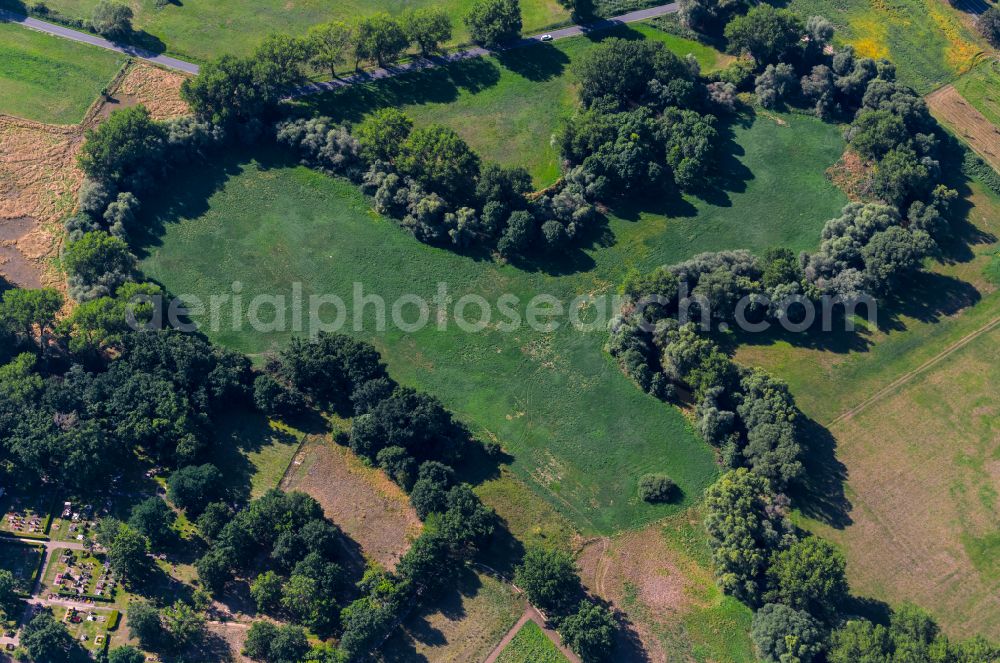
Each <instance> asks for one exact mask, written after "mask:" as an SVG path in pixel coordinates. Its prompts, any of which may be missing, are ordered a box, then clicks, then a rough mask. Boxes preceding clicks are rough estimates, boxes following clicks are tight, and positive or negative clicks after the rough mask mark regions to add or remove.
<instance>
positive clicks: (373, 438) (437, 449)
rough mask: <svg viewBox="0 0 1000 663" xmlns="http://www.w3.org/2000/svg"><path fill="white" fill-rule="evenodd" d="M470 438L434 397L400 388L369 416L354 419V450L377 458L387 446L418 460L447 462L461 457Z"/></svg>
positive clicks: (373, 409) (352, 433)
mask: <svg viewBox="0 0 1000 663" xmlns="http://www.w3.org/2000/svg"><path fill="white" fill-rule="evenodd" d="M465 440H466V436H465V434H464V431H463V430H462V428H461V427H460V426H459V425H458V424H457V423H456V422H455V421H454V420H453V419H452V416H451V413H450V412H448V411H447V410H446V409H444V406H442V405H441V403H440V401H438V400H437V399H436V398H434V397H433V396H430V395H428V394H424V393H421V392H416V391H413V390H412V389H408V388H402V387H401V388H399V389H397V390H396V391H395V392H394V393H393V395H392V396H391V397H389V398H386V399H385V400H383V401H381V402H379V403H378V404H377V405H375V407H373V408H372V410H371V412H369V413H368V414H364V415H360V416H358V417H355V418H354V421H353V422H352V426H351V449H352V450H353V451H354V452H355V453H358V454H361V455H363V456H365V457H367V458H371V459H375V458H376V456H377V454H378V452H379V451H381V450H382V449H383V448H385V447H402V448H404V449H406V451H407V453H409V454H410V455H411V456H413V457H414V458H416V459H417V460H418V461H423V460H432V459H440V460H444V461H446V462H450V461H451V460H454V459H457V458H458V457H459V456H460V455H461V451H462V449H461V447H462V445H464V444H465Z"/></svg>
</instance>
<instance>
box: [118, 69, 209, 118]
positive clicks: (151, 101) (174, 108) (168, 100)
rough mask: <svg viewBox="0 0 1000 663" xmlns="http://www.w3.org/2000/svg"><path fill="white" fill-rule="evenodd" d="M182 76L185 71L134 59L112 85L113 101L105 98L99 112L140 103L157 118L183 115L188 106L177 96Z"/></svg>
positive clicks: (183, 76)
mask: <svg viewBox="0 0 1000 663" xmlns="http://www.w3.org/2000/svg"><path fill="white" fill-rule="evenodd" d="M186 79H187V76H186V75H184V74H181V73H178V72H176V71H167V70H166V69H160V68H159V67H154V66H153V65H150V64H146V63H142V62H139V63H136V64H135V65H133V66H132V67H130V68H129V70H128V71H127V72H126V73H125V76H123V77H122V78H121V80H120V81H118V83H117V85H116V86H115V87H114V89H113V91H112V95H111V96H112V97H113V98H114V99H115V102H106V103H105V104H104V107H103V108H102V111H101V112H102V114H104V115H105V116H106V115H108V114H110V113H111V112H112V111H115V110H118V109H120V108H126V107H128V106H136V105H138V104H142V105H143V106H145V107H146V108H148V109H149V112H150V114H151V115H152V116H153V117H154V118H156V119H157V120H165V119H168V118H171V117H178V116H180V115H186V114H188V113H189V112H190V109H189V108H188V105H187V103H186V102H185V101H184V100H183V99H181V83H183V82H184V81H185V80H186Z"/></svg>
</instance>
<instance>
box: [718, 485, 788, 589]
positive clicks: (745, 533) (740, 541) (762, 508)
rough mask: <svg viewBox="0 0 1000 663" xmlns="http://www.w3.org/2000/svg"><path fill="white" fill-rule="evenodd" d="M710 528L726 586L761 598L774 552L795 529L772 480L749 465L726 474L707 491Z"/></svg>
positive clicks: (719, 568) (722, 582)
mask: <svg viewBox="0 0 1000 663" xmlns="http://www.w3.org/2000/svg"><path fill="white" fill-rule="evenodd" d="M705 528H706V529H707V530H708V534H709V537H710V539H709V545H710V546H711V548H712V560H713V566H714V568H715V575H716V578H717V579H718V582H719V585H720V586H721V587H722V589H723V591H725V592H726V593H728V594H733V595H734V596H736V597H737V598H739V599H741V600H743V601H747V602H748V603H750V604H751V605H753V604H755V603H757V602H758V601H759V599H760V596H761V593H762V591H763V587H764V580H765V571H766V569H767V565H768V562H769V560H770V557H771V554H772V552H773V551H775V550H777V549H779V548H780V547H781V546H782V544H783V543H784V542H785V541H786V536H787V534H788V532H789V530H790V525H789V524H788V522H787V520H786V518H785V514H784V509H783V505H782V504H781V502H779V501H778V500H777V499H776V498H775V495H774V494H773V493H772V492H771V485H770V483H769V482H768V480H767V479H765V478H764V477H761V476H759V475H757V474H754V473H752V472H750V471H748V470H747V469H745V468H739V469H736V470H731V471H729V472H727V473H725V474H723V475H722V476H721V477H720V478H719V480H718V481H716V482H715V483H714V484H712V485H711V486H709V488H708V490H706V491H705Z"/></svg>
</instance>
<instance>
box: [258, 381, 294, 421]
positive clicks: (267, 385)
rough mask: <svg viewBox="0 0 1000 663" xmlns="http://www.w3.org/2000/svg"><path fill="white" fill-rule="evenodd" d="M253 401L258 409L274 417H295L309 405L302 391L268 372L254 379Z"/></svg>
mask: <svg viewBox="0 0 1000 663" xmlns="http://www.w3.org/2000/svg"><path fill="white" fill-rule="evenodd" d="M253 402H254V404H255V405H256V406H257V409H258V410H260V411H261V412H263V413H264V414H267V415H269V416H273V417H294V416H295V415H297V414H301V413H302V412H303V411H305V409H306V407H307V404H306V399H305V396H304V395H303V393H302V392H301V391H299V390H298V389H296V388H295V387H293V386H291V385H288V384H285V383H284V382H281V381H280V380H277V379H275V378H274V377H273V376H271V375H268V374H266V373H265V374H262V375H258V376H257V377H256V378H255V379H254V383H253Z"/></svg>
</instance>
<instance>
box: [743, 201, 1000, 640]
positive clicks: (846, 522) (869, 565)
mask: <svg viewBox="0 0 1000 663" xmlns="http://www.w3.org/2000/svg"><path fill="white" fill-rule="evenodd" d="M967 201H968V204H969V205H971V208H970V210H969V214H968V219H969V222H970V227H969V228H967V229H966V232H965V233H964V234H965V235H966V238H967V239H968V240H969V241H970V245H969V247H968V249H967V251H966V252H965V253H964V254H960V255H958V256H955V257H953V259H952V260H950V261H948V262H947V263H946V264H940V265H936V266H935V267H934V270H933V272H932V273H931V274H928V275H926V276H922V277H920V279H919V280H918V282H917V283H915V284H914V289H913V292H912V295H911V296H910V297H909V298H908V300H907V301H906V302H901V303H897V305H896V306H895V307H894V308H893V309H892V310H891V311H884V312H883V314H884V315H885V317H884V318H883V325H882V326H881V327H879V328H874V329H871V330H863V331H861V332H859V333H858V334H856V335H854V336H852V337H850V338H848V339H840V340H838V341H837V342H835V343H833V344H831V345H828V346H825V347H816V346H814V347H801V346H793V345H791V344H789V343H788V340H787V339H786V340H783V341H778V342H775V343H773V344H770V345H759V346H744V347H742V348H741V349H740V350H739V351H738V353H737V359H738V360H739V361H741V362H743V363H747V364H759V365H763V366H765V367H767V368H768V369H770V370H772V371H773V372H775V373H776V374H777V375H779V376H781V377H782V378H784V379H786V380H787V381H788V382H789V384H790V385H791V388H792V392H793V393H794V394H795V396H796V399H797V401H798V404H799V406H800V407H801V408H802V410H803V411H804V412H805V414H807V415H808V416H809V417H811V418H812V419H814V420H816V421H818V422H819V423H820V424H822V425H824V426H827V427H828V428H829V431H830V439H829V445H830V450H829V451H831V452H835V453H836V462H834V463H833V465H832V467H828V468H827V469H828V470H830V471H832V472H833V474H834V476H836V475H840V476H843V477H844V478H845V479H846V485H845V487H844V494H843V497H842V502H843V504H841V505H840V506H839V508H838V509H837V510H836V511H837V512H838V513H837V514H836V517H834V518H830V517H829V513H828V512H827V511H825V510H824V509H822V508H821V509H815V508H814V505H813V504H812V503H810V502H807V503H806V505H805V507H804V511H805V512H806V514H807V515H810V516H814V518H803V520H802V523H803V524H804V525H805V526H807V527H809V528H811V529H815V530H817V531H818V532H819V533H821V534H822V535H824V536H827V537H830V538H832V539H834V540H836V541H838V542H839V543H841V544H842V545H843V546H844V548H845V551H846V553H847V556H848V575H849V579H850V580H851V586H852V589H853V591H854V592H856V593H858V594H860V595H863V596H874V597H877V598H879V599H882V600H886V601H891V602H894V603H895V602H898V601H902V600H911V601H915V602H917V603H919V604H921V605H923V606H924V607H926V608H927V609H928V610H930V611H931V612H932V613H933V614H934V615H935V616H936V617H937V618H938V620H939V621H940V622H941V624H942V625H943V626H944V627H945V628H946V629H947V630H948V631H949V632H952V633H960V634H971V633H973V632H982V633H984V634H986V635H988V636H991V637H993V638H996V637H997V636H998V635H1000V602H998V601H997V599H996V597H997V589H998V586H1000V585H998V583H1000V568H998V567H997V565H996V560H997V559H1000V557H998V553H1000V548H998V546H1000V521H998V520H997V518H996V513H997V495H998V493H1000V483H998V476H1000V474H998V467H1000V465H998V463H1000V446H998V444H997V440H998V439H1000V437H998V430H1000V419H998V413H1000V407H998V403H997V399H996V389H995V388H994V386H993V385H994V384H995V380H996V375H995V373H996V371H997V369H996V366H997V362H996V357H995V354H996V341H997V338H998V331H997V329H998V327H995V326H994V327H991V326H990V325H993V324H995V323H996V322H997V321H1000V292H998V291H997V284H996V283H993V282H991V281H990V279H989V269H990V266H991V265H992V261H993V260H994V259H995V258H994V256H995V255H996V252H997V249H998V247H1000V244H998V239H997V238H998V235H1000V197H997V196H996V195H994V194H991V193H989V192H987V191H985V190H984V189H982V188H981V187H980V186H979V185H978V184H973V185H972V190H971V192H969V196H968V199H967ZM977 333H979V335H978V336H977V335H976V334H977ZM951 349H954V350H953V351H952V352H950V353H949V350H951ZM845 415H851V416H845Z"/></svg>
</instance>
